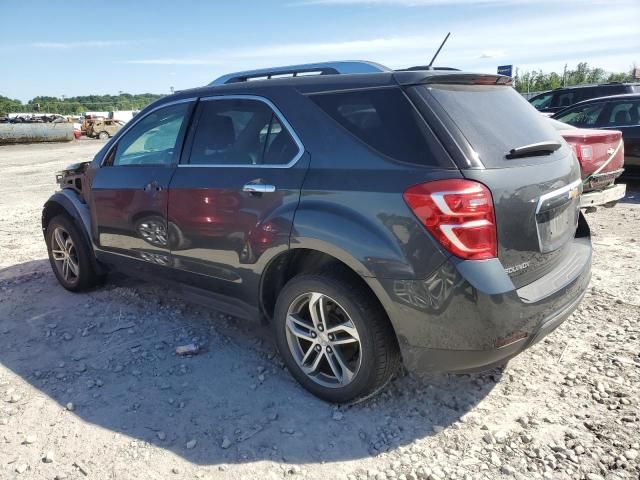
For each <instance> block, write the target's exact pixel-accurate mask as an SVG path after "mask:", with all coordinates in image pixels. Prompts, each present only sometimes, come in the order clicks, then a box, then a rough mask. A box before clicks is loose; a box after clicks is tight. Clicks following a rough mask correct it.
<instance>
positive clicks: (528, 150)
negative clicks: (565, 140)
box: [505, 140, 562, 159]
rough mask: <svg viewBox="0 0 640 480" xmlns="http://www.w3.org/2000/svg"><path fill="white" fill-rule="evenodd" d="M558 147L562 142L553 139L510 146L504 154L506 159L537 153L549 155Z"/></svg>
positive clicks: (532, 155)
mask: <svg viewBox="0 0 640 480" xmlns="http://www.w3.org/2000/svg"><path fill="white" fill-rule="evenodd" d="M560 147H562V144H561V143H560V142H558V141H555V140H552V141H548V142H539V143H532V144H531V145H523V146H522V147H516V148H512V149H511V150H510V151H509V153H507V155H505V156H506V157H507V158H508V159H512V158H522V157H535V156H537V155H550V154H552V153H553V152H555V151H556V150H558V149H559V148H560Z"/></svg>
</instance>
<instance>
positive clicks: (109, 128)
mask: <svg viewBox="0 0 640 480" xmlns="http://www.w3.org/2000/svg"><path fill="white" fill-rule="evenodd" d="M124 123H125V122H123V121H122V120H111V119H108V118H97V119H95V120H91V121H89V122H88V123H87V127H86V128H87V130H86V132H87V137H91V138H99V139H100V140H106V139H107V138H110V137H113V136H114V135H115V134H116V133H117V132H118V131H119V130H120V129H121V128H122V127H123V126H124Z"/></svg>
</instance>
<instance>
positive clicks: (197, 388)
mask: <svg viewBox="0 0 640 480" xmlns="http://www.w3.org/2000/svg"><path fill="white" fill-rule="evenodd" d="M100 145H101V142H99V141H89V140H86V141H77V142H74V143H72V144H67V145H30V146H11V147H0V179H2V184H1V186H0V478H2V479H11V478H20V479H22V478H29V479H36V478H37V479H54V478H58V479H62V478H68V479H85V478H87V479H111V478H112V479H169V478H181V479H182V478H215V479H239V478H242V479H260V480H262V479H276V478H292V479H296V478H298V479H302V478H307V479H323V480H326V479H349V480H353V479H376V480H377V479H398V480H404V479H407V480H416V479H434V480H435V479H494V478H501V477H504V478H522V479H524V478H526V479H529V478H548V479H551V478H554V479H555V478H560V479H589V480H595V479H603V478H606V479H623V478H629V479H637V478H639V472H640V467H639V462H640V456H639V452H640V409H639V408H638V405H639V404H640V390H639V387H640V339H639V334H640V332H639V330H640V328H639V326H638V321H639V320H640V290H639V289H638V284H639V281H640V270H639V269H638V258H639V254H638V241H639V240H640V228H639V226H640V193H638V192H637V191H636V192H635V193H634V192H631V194H630V195H629V196H628V198H627V199H626V200H625V202H624V203H622V204H620V205H618V206H616V207H615V208H613V209H605V210H599V211H598V212H596V213H595V214H590V215H588V220H589V222H590V224H591V227H592V231H593V234H594V238H593V241H594V249H595V252H594V268H593V273H594V275H593V280H592V284H591V287H590V290H589V292H588V293H587V296H586V298H585V300H584V301H583V303H582V305H581V306H580V308H579V309H578V311H577V312H576V313H575V314H574V315H573V316H572V317H571V318H570V319H569V320H568V321H567V322H565V324H564V325H562V326H561V327H560V328H559V329H558V330H556V331H555V332H554V333H553V334H552V335H551V336H550V337H548V338H547V339H545V340H544V341H543V342H541V343H539V344H538V345H536V346H535V347H533V348H532V349H530V350H529V351H527V352H525V353H523V354H522V355H520V356H519V357H517V358H516V359H514V360H512V361H511V362H510V363H509V365H508V366H506V367H505V368H503V369H496V370H492V371H490V372H486V373H483V374H476V375H458V376H455V375H438V376H432V377H428V378H416V377H414V376H412V375H406V374H402V375H399V376H398V377H397V378H396V379H395V380H394V381H392V383H391V384H390V386H389V387H388V388H387V390H386V391H385V392H384V393H383V394H381V395H379V396H378V397H376V398H375V399H372V400H369V401H367V402H365V403H362V404H359V405H356V406H353V407H350V408H337V407H336V406H332V405H329V404H326V403H323V402H321V401H319V400H317V399H315V398H314V397H312V396H310V395H309V394H307V393H306V392H305V391H303V390H302V389H301V388H300V387H299V386H298V385H297V384H296V383H295V381H294V380H293V379H292V378H291V377H290V375H289V374H288V373H287V372H286V371H285V370H283V367H282V364H281V362H280V360H279V358H278V356H277V355H276V353H275V348H274V346H273V344H272V342H271V340H270V337H269V332H268V330H267V329H266V328H265V327H262V326H259V325H257V324H253V323H247V322H242V321H239V320H235V319H234V318H230V317H228V316H226V315H224V314H222V313H219V312H213V311H209V310H207V309H204V308H202V307H200V306H198V305H194V304H189V303H185V301H184V300H182V299H180V298H174V297H172V295H171V292H169V291H168V290H166V289H164V288H160V287H157V286H153V285H149V284H144V283H140V282H138V281H136V280H131V279H126V278H121V277H115V278H112V279H110V281H109V282H108V284H107V285H106V286H104V287H102V288H100V289H97V290H94V291H92V292H89V293H86V294H72V293H69V292H67V291H65V290H63V289H62V288H61V287H59V286H58V285H57V283H56V281H55V279H54V277H53V275H52V273H51V272H50V269H49V265H48V262H47V260H46V250H45V245H44V242H43V239H42V234H41V231H40V227H39V222H40V211H41V206H42V204H43V203H44V201H45V200H46V198H47V197H48V196H49V195H50V194H51V193H52V192H53V191H54V189H55V185H54V182H53V173H54V172H55V171H56V170H59V169H60V168H61V167H63V166H64V165H66V164H68V163H71V162H76V161H81V160H85V159H89V158H90V157H91V156H92V155H93V154H94V152H96V151H97V150H98V148H99V147H100ZM191 341H197V342H198V343H200V344H202V345H204V350H203V351H202V352H201V353H200V354H198V355H195V356H193V357H179V356H176V354H175V347H176V346H178V345H184V344H187V343H190V342H191Z"/></svg>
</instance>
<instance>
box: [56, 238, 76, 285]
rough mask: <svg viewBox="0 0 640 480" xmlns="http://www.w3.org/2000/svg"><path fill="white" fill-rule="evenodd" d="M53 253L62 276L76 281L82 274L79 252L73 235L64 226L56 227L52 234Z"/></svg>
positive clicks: (70, 280)
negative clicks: (72, 237)
mask: <svg viewBox="0 0 640 480" xmlns="http://www.w3.org/2000/svg"><path fill="white" fill-rule="evenodd" d="M51 255H52V256H53V260H54V262H55V264H56V268H57V269H58V273H59V274H60V275H61V276H62V278H64V280H65V281H66V282H68V283H74V282H75V281H76V280H77V279H78V276H79V275H80V266H79V263H78V253H77V252H76V246H75V245H74V243H73V240H72V239H71V235H69V232H67V231H66V230H65V229H64V228H62V227H56V228H55V230H54V231H53V235H51Z"/></svg>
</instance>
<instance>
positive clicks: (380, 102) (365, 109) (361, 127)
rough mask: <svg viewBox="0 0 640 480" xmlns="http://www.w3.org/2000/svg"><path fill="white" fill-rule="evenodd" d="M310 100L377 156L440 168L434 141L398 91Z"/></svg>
mask: <svg viewBox="0 0 640 480" xmlns="http://www.w3.org/2000/svg"><path fill="white" fill-rule="evenodd" d="M310 98H311V100H313V101H314V102H315V103H316V104H317V105H318V106H319V107H320V108H321V109H322V110H324V111H325V112H326V113H327V114H329V116H330V117H331V118H333V119H334V120H335V121H336V122H338V123H339V124H340V125H341V126H342V127H344V128H345V129H346V130H348V131H349V133H351V134H352V135H354V136H355V137H357V138H358V139H359V140H360V141H362V142H364V143H365V144H366V145H368V146H369V147H370V148H372V149H374V150H376V151H377V152H379V153H381V154H383V155H385V156H387V157H390V158H392V159H394V160H397V161H400V162H404V163H411V164H418V165H433V166H436V165H437V166H441V165H440V162H441V161H442V160H441V159H440V156H439V155H438V154H436V153H435V150H434V145H433V142H435V141H436V140H435V138H434V137H433V135H432V134H431V132H430V131H429V129H428V127H427V125H426V123H425V121H424V119H423V118H422V116H421V115H420V113H419V112H418V111H417V110H416V109H415V107H414V106H413V104H412V103H411V102H410V101H409V100H408V99H407V97H406V96H405V95H404V93H403V92H402V90H400V89H399V88H384V89H376V90H360V91H350V92H341V93H328V94H327V93H323V94H316V95H311V96H310ZM450 166H451V165H447V167H450Z"/></svg>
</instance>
